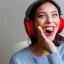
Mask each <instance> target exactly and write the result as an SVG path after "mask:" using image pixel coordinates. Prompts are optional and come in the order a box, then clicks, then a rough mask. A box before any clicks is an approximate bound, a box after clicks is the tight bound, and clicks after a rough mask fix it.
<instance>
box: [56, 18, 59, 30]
mask: <svg viewBox="0 0 64 64" xmlns="http://www.w3.org/2000/svg"><path fill="white" fill-rule="evenodd" d="M55 25H56V30H57V31H58V29H59V25H60V20H59V19H57V20H56V21H55Z"/></svg>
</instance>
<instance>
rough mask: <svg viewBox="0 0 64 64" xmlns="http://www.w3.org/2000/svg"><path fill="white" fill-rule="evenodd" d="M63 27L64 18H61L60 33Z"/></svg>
mask: <svg viewBox="0 0 64 64" xmlns="http://www.w3.org/2000/svg"><path fill="white" fill-rule="evenodd" d="M63 28H64V19H62V18H60V25H59V30H58V33H60V32H62V30H63Z"/></svg>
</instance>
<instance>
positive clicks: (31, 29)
mask: <svg viewBox="0 0 64 64" xmlns="http://www.w3.org/2000/svg"><path fill="white" fill-rule="evenodd" d="M24 25H25V29H26V32H27V34H28V36H34V35H35V30H34V26H33V21H32V20H25V21H24ZM63 28H64V19H62V18H60V25H59V29H58V33H60V32H61V31H62V30H63Z"/></svg>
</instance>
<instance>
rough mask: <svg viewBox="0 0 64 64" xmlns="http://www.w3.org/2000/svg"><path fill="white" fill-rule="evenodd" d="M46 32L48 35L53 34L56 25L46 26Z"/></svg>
mask: <svg viewBox="0 0 64 64" xmlns="http://www.w3.org/2000/svg"><path fill="white" fill-rule="evenodd" d="M44 33H45V34H46V35H52V34H53V33H54V27H52V26H49V27H44Z"/></svg>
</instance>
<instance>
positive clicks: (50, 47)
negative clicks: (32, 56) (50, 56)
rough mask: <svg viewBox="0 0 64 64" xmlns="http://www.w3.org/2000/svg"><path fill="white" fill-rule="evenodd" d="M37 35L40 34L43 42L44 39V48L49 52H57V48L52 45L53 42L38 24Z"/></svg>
mask: <svg viewBox="0 0 64 64" xmlns="http://www.w3.org/2000/svg"><path fill="white" fill-rule="evenodd" d="M38 35H39V36H41V39H42V41H41V42H43V39H44V44H43V45H44V48H45V49H46V50H47V51H48V52H49V53H53V52H57V48H56V46H55V45H54V43H53V42H52V41H50V40H49V39H48V38H47V37H46V36H45V34H44V33H43V30H42V28H41V27H40V26H38Z"/></svg>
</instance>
